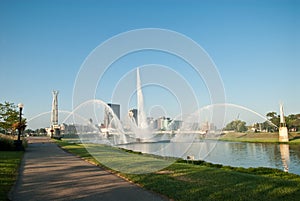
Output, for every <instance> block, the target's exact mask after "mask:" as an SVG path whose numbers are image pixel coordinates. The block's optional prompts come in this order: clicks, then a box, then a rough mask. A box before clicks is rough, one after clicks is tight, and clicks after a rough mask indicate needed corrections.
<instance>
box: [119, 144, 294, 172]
mask: <svg viewBox="0 0 300 201" xmlns="http://www.w3.org/2000/svg"><path fill="white" fill-rule="evenodd" d="M120 147H122V148H126V149H130V150H134V151H140V152H142V153H150V154H156V155H161V156H172V157H180V158H183V159H186V158H187V156H193V157H194V158H195V160H205V161H207V162H211V163H215V164H222V165H229V166H233V167H245V168H248V167H270V168H277V169H281V170H284V171H288V172H290V173H294V174H298V175H300V145H289V144H273V143H245V142H227V141H217V140H203V141H198V142H194V143H188V142H157V143H134V144H127V145H121V146H120Z"/></svg>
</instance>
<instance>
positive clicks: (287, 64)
mask: <svg viewBox="0 0 300 201" xmlns="http://www.w3.org/2000/svg"><path fill="white" fill-rule="evenodd" d="M141 28H163V29H170V30H173V31H176V32H179V33H182V34H184V35H186V36H188V37H189V38H191V39H193V40H194V41H196V42H197V43H198V44H199V45H201V46H202V47H203V48H204V49H205V50H206V52H207V53H208V54H209V55H210V57H211V58H212V59H213V61H214V62H215V64H216V66H217V68H218V70H219V72H220V75H221V77H222V79H223V82H224V86H225V90H226V97H227V100H226V101H227V102H229V103H235V104H239V105H243V106H245V107H248V108H250V109H252V110H254V111H256V112H258V113H261V114H266V113H267V112H269V111H276V112H278V110H279V107H278V104H279V102H280V101H282V102H283V103H284V104H285V110H286V113H288V114H289V113H300V104H299V100H300V93H299V77H300V3H299V1H289V0H280V1H277V0H269V1H267V0H259V1H254V0H253V1H230V0H229V1H225V0H224V1H222V0H219V1H201V0H200V1H196V0H195V1H183V0H181V1H179V0H174V1H171V0H165V1H161V0H159V1H158V0H149V1H145V0H144V1H143V0H142V1H141V0H136V1H114V0H109V1H96V0H95V1H91V0H75V1H71V0H59V1H58V0H57V1H56V0H51V1H50V0H49V1H46V0H44V1H39V0H36V1H32V0H28V1H10V0H2V1H0V69H1V71H0V93H1V95H0V102H4V101H9V102H14V103H16V104H17V103H18V102H23V103H24V105H25V109H24V113H25V115H26V117H27V118H30V117H33V116H35V115H37V114H39V113H42V112H47V111H50V109H51V101H52V94H51V91H52V90H53V89H57V90H59V91H60V94H59V107H60V109H61V110H72V93H73V86H74V81H75V78H76V75H77V73H78V71H79V69H80V66H81V65H82V63H83V61H84V60H85V58H86V57H87V56H88V54H89V53H90V52H91V51H92V50H93V49H94V48H95V47H97V46H98V45H99V44H101V43H102V42H104V41H105V40H107V39H109V38H110V37H113V36H115V35H116V34H119V33H122V32H125V31H129V30H132V29H141ZM141 56H143V54H142V55H141ZM146 61H147V62H146V64H147V63H149V62H150V63H151V60H150V61H148V60H147V59H146ZM133 63H134V62H133ZM103 99H105V97H103ZM107 99H108V97H107ZM104 101H108V100H104ZM205 104H206V102H205V101H204V102H203V105H205Z"/></svg>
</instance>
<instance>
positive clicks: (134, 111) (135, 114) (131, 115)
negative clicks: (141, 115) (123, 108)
mask: <svg viewBox="0 0 300 201" xmlns="http://www.w3.org/2000/svg"><path fill="white" fill-rule="evenodd" d="M128 115H129V118H130V119H134V121H135V123H136V125H138V110H137V109H131V110H129V112H128Z"/></svg>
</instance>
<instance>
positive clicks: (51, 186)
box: [10, 138, 166, 201]
mask: <svg viewBox="0 0 300 201" xmlns="http://www.w3.org/2000/svg"><path fill="white" fill-rule="evenodd" d="M10 197H11V199H12V200H16V201H18V200H20V201H21V200H24V201H25V200H26V201H28V200H43V201H45V200H141V201H143V200H144V201H148V200H149V201H156V200H166V199H165V198H163V197H161V196H159V195H157V194H154V193H151V192H149V191H146V190H145V189H142V188H140V187H138V186H136V185H134V184H131V183H129V182H127V181H125V180H123V179H122V178H120V177H118V176H116V175H113V174H111V173H109V172H107V171H105V170H103V169H101V168H99V167H97V166H93V165H91V164H89V163H87V162H85V161H83V160H81V159H79V158H77V157H76V156H73V155H71V154H69V153H67V152H65V151H63V150H61V149H60V148H59V147H58V146H57V145H56V144H55V143H51V142H50V140H49V139H48V138H30V139H29V146H28V148H27V150H26V152H25V155H24V158H23V161H22V164H21V168H20V174H19V178H18V180H17V183H16V185H15V187H14V189H13V191H12V193H11V196H10Z"/></svg>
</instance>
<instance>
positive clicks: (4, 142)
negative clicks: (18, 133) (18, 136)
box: [0, 134, 27, 151]
mask: <svg viewBox="0 0 300 201" xmlns="http://www.w3.org/2000/svg"><path fill="white" fill-rule="evenodd" d="M14 140H15V139H14V137H13V136H9V135H3V134H0V151H15V150H16V146H15V143H14ZM22 147H23V149H25V148H26V147H27V140H25V139H23V141H22Z"/></svg>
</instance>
